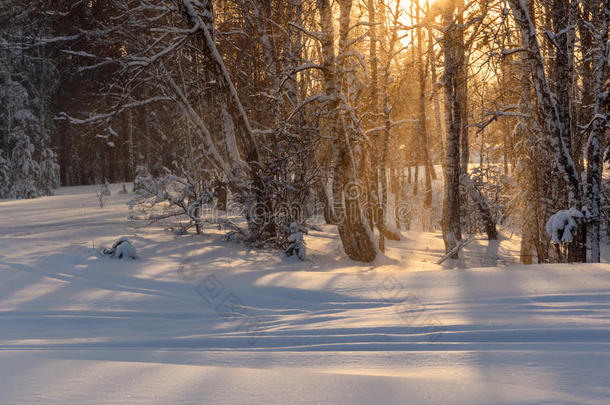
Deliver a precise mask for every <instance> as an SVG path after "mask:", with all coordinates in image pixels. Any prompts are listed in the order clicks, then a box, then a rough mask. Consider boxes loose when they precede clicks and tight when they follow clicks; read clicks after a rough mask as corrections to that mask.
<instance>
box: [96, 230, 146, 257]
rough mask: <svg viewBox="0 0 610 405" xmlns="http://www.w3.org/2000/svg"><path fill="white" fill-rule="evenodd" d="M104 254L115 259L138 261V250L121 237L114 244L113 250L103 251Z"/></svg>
mask: <svg viewBox="0 0 610 405" xmlns="http://www.w3.org/2000/svg"><path fill="white" fill-rule="evenodd" d="M102 253H103V254H105V255H106V256H109V257H111V258H113V259H119V260H121V259H137V257H138V256H137V255H136V248H134V247H133V245H132V244H131V242H129V240H128V239H127V238H126V237H125V236H121V237H120V238H119V239H117V241H116V242H114V243H113V244H112V247H111V248H108V249H104V250H102Z"/></svg>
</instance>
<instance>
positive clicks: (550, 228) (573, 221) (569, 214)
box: [546, 207, 585, 244]
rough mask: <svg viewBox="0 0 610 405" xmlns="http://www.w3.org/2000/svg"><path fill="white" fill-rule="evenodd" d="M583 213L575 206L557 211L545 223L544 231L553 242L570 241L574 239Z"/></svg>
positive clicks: (583, 216)
mask: <svg viewBox="0 0 610 405" xmlns="http://www.w3.org/2000/svg"><path fill="white" fill-rule="evenodd" d="M584 218H585V215H583V213H582V212H581V211H579V210H577V209H576V208H573V207H572V208H570V209H569V210H561V211H557V212H556V213H555V214H553V215H551V217H550V218H549V220H548V221H547V223H546V232H547V233H548V234H549V235H551V240H552V241H553V243H556V244H561V243H570V242H572V241H573V240H574V237H575V235H576V231H577V229H578V223H579V222H580V221H582V220H583V219H584Z"/></svg>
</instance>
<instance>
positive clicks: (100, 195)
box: [95, 184, 110, 208]
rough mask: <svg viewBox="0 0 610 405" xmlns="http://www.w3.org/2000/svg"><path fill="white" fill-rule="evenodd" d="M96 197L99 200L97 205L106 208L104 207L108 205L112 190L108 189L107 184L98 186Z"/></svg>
mask: <svg viewBox="0 0 610 405" xmlns="http://www.w3.org/2000/svg"><path fill="white" fill-rule="evenodd" d="M95 196H96V198H97V203H98V204H99V206H100V208H104V205H106V200H108V197H109V196H110V190H109V189H108V186H107V185H106V184H101V185H99V186H96V188H95Z"/></svg>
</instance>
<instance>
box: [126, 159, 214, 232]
mask: <svg viewBox="0 0 610 405" xmlns="http://www.w3.org/2000/svg"><path fill="white" fill-rule="evenodd" d="M133 190H134V198H133V199H132V200H131V201H130V202H129V203H128V204H129V207H130V209H131V210H133V211H134V212H133V213H132V214H131V215H130V216H129V219H130V220H131V221H132V222H142V221H143V222H147V223H153V222H159V221H163V222H165V225H166V226H167V227H168V228H169V229H171V230H173V231H175V232H176V233H178V234H183V233H185V232H187V231H188V229H190V228H192V227H195V228H196V230H197V233H200V232H201V213H202V210H203V208H204V206H206V205H207V204H210V203H211V202H212V198H213V192H212V191H211V190H210V189H208V188H205V187H203V186H202V185H201V184H200V183H198V182H196V181H195V180H194V179H193V178H191V177H190V176H188V175H184V176H177V175H175V174H173V173H172V172H171V171H170V170H169V169H167V168H163V171H162V173H161V174H160V175H159V176H156V177H153V176H152V175H151V174H150V173H149V171H148V169H147V168H146V167H143V166H140V167H138V168H137V169H136V178H135V180H134V185H133Z"/></svg>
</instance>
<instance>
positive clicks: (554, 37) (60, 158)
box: [0, 0, 610, 263]
mask: <svg viewBox="0 0 610 405" xmlns="http://www.w3.org/2000/svg"><path fill="white" fill-rule="evenodd" d="M609 20H610V11H609V5H608V0H583V1H576V0H552V1H548V2H543V1H540V0H529V1H528V0H508V1H499V0H474V1H470V2H466V1H464V0H437V1H434V2H432V3H429V2H427V1H426V2H424V1H423V0H414V1H407V0H359V1H358V0H334V1H331V0H287V1H274V0H216V1H212V0H202V1H195V0H169V1H165V2H156V1H152V0H88V1H76V2H74V1H67V0H58V1H54V2H45V1H42V0H34V1H11V2H6V1H5V2H3V3H2V5H1V6H0V26H1V27H2V28H0V41H1V47H0V52H1V53H2V55H3V58H2V62H0V63H2V65H1V67H2V69H1V70H2V71H1V72H0V73H2V77H1V81H0V99H3V100H7V101H6V103H7V105H10V107H9V108H6V109H3V111H0V124H1V127H0V131H1V134H2V139H1V143H0V151H1V156H0V176H4V177H3V178H6V180H5V181H4V182H3V184H5V185H9V184H12V185H14V184H23V180H16V179H17V178H18V177H19V176H21V178H26V179H37V180H34V183H35V184H34V185H32V186H31V187H30V189H32V190H36V191H35V192H25V191H19V192H16V191H14V190H15V187H14V186H11V187H13V191H12V192H8V191H3V193H4V195H7V196H13V197H34V196H37V195H42V194H48V193H49V192H50V190H51V189H52V188H53V187H54V186H56V185H57V183H58V181H59V180H61V184H63V185H74V184H92V183H101V182H103V181H105V180H108V181H111V182H121V181H123V182H124V181H133V180H134V179H135V180H138V179H139V183H138V184H141V185H143V186H142V187H141V188H140V191H141V192H142V193H143V194H141V197H142V198H143V199H142V200H141V201H140V202H141V203H142V204H149V205H150V204H151V199H152V200H155V203H158V202H160V201H156V200H162V201H163V202H165V203H167V204H168V205H169V206H171V207H173V209H175V210H174V211H172V212H176V213H178V214H181V215H187V216H188V217H189V218H190V222H189V223H190V224H191V225H192V226H193V227H194V228H196V229H197V231H198V232H199V231H200V225H201V223H200V220H199V219H198V218H199V217H200V216H201V212H200V208H199V207H202V206H204V205H205V204H215V205H216V206H218V207H221V208H223V209H226V204H227V195H230V196H231V199H232V201H234V202H235V203H237V204H239V206H240V207H241V209H242V211H241V214H242V215H243V216H244V217H245V219H246V223H247V227H246V228H244V229H242V228H241V227H238V226H237V225H236V224H232V226H233V227H234V230H235V231H236V233H237V234H238V235H239V236H240V238H241V239H242V240H243V241H244V242H246V243H251V244H255V245H277V246H282V245H285V244H286V238H287V235H288V231H287V229H288V227H289V225H290V224H292V223H293V222H295V221H296V222H298V223H300V224H307V219H308V218H309V217H310V216H311V215H312V214H314V213H316V212H317V210H319V211H320V213H321V214H322V215H323V216H324V219H325V221H326V222H327V223H328V224H334V225H337V227H338V231H339V235H340V238H341V242H342V245H343V249H344V251H345V253H346V255H347V256H348V257H350V258H352V259H354V260H358V261H364V262H370V261H373V260H374V259H375V257H376V256H377V255H378V254H379V253H380V252H384V250H385V245H386V240H388V239H389V240H399V239H400V232H399V230H400V229H405V228H406V229H408V228H409V227H410V226H412V224H413V226H415V223H416V222H417V223H418V224H419V225H420V227H421V229H422V230H426V231H433V230H436V229H440V230H441V231H442V234H443V240H444V242H445V247H446V251H447V252H448V254H449V255H451V256H452V257H457V256H458V255H459V249H460V247H461V245H462V244H463V243H464V241H465V240H466V239H467V238H468V237H469V236H468V235H474V234H476V233H484V234H485V235H486V236H487V237H488V238H490V239H495V238H497V237H498V226H507V227H508V226H510V227H512V228H518V229H519V232H520V233H521V260H522V261H523V262H524V263H533V262H549V261H582V262H584V261H593V262H596V261H599V260H600V234H601V229H602V224H604V223H606V222H607V220H606V210H605V204H606V198H605V193H606V191H605V182H604V180H603V163H604V151H605V150H606V149H607V144H606V141H605V138H606V137H605V135H606V132H607V127H608V123H607V113H608V104H609V103H608V93H609V92H610V88H609V81H608V63H609V62H608V22H609ZM4 103H5V101H3V105H4ZM20 111H21V113H20ZM23 111H30V113H23ZM17 133H19V134H20V135H16V134H17ZM26 140H27V142H29V143H27V142H26ZM24 142H25V143H24ZM28 154H29V155H28ZM20 156H26V157H27V159H25V160H28V161H31V162H33V164H32V165H28V166H29V167H28V168H23V167H21V166H20V163H19V162H21V161H24V159H22V158H20ZM28 156H29V157H28ZM11 159H12V160H11ZM22 166H23V165H22ZM32 167H35V171H36V173H38V174H36V176H34V175H32V174H31V173H30V174H28V173H29V172H27V170H30V169H31V168H32ZM2 168H3V169H2ZM26 169H27V170H26ZM420 171H421V172H420ZM15 173H17V174H15ZM32 173H33V172H32ZM5 187H6V186H5ZM19 187H21V188H22V189H23V187H22V186H19ZM28 187H29V186H28ZM177 189H179V192H176V190H177ZM0 190H1V189H0ZM146 190H148V191H146ZM11 193H12V194H11ZM159 196H162V197H159ZM0 197H2V195H0ZM193 207H197V208H193Z"/></svg>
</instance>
